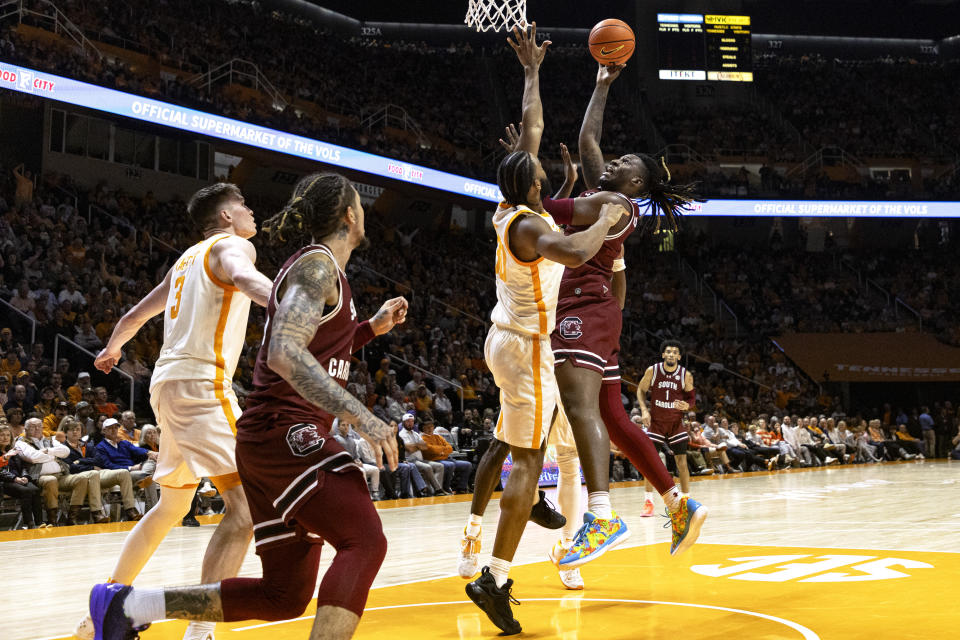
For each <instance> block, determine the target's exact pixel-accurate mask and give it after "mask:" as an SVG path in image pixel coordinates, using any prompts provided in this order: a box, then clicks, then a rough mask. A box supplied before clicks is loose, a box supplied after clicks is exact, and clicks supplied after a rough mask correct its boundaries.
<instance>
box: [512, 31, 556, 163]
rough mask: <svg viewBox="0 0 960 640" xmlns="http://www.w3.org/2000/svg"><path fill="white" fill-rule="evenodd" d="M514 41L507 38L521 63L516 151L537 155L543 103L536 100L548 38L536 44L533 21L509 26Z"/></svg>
mask: <svg viewBox="0 0 960 640" xmlns="http://www.w3.org/2000/svg"><path fill="white" fill-rule="evenodd" d="M513 37H514V38H516V41H514V40H513V39H511V38H509V37H508V38H507V44H509V45H510V47H511V48H512V49H513V50H514V52H516V54H517V59H518V60H520V64H522V65H523V77H524V83H523V119H522V121H521V129H520V142H519V144H518V146H517V150H519V151H527V152H529V153H532V154H533V155H537V153H538V152H539V151H540V139H541V138H542V137H543V103H542V102H541V101H540V64H541V63H542V62H543V57H544V56H545V55H546V53H547V47H548V46H550V41H549V40H545V41H544V43H543V44H542V45H540V46H537V23H536V22H534V23H533V24H532V25H530V26H529V27H528V28H526V29H524V30H522V31H521V30H520V29H517V28H516V27H515V28H514V29H513Z"/></svg>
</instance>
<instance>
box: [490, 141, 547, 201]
mask: <svg viewBox="0 0 960 640" xmlns="http://www.w3.org/2000/svg"><path fill="white" fill-rule="evenodd" d="M534 160H535V158H534V156H533V155H532V154H531V153H528V152H526V151H514V152H512V153H510V154H508V155H507V157H506V158H504V159H503V160H501V161H500V166H498V167H497V186H498V187H500V193H502V194H503V199H504V201H505V202H506V203H507V204H512V205H514V206H516V205H521V204H526V203H527V194H529V193H530V187H532V186H533V182H534V180H536V179H537V165H536V163H535V162H534Z"/></svg>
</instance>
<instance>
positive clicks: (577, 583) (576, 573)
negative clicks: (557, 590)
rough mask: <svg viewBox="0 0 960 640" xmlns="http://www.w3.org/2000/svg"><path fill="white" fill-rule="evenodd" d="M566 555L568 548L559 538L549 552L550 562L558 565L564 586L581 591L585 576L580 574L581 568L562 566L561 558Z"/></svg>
mask: <svg viewBox="0 0 960 640" xmlns="http://www.w3.org/2000/svg"><path fill="white" fill-rule="evenodd" d="M565 555H567V548H566V547H564V546H563V543H562V542H560V541H559V540H557V542H556V544H554V545H553V548H552V549H550V551H549V552H548V553H547V557H548V558H550V562H552V563H553V565H554V566H555V567H557V570H558V573H559V575H560V582H561V583H562V584H563V586H565V587H566V588H567V589H570V590H571V591H581V590H582V589H583V577H582V576H581V575H580V568H579V567H577V568H575V569H561V568H560V558H562V557H563V556H565Z"/></svg>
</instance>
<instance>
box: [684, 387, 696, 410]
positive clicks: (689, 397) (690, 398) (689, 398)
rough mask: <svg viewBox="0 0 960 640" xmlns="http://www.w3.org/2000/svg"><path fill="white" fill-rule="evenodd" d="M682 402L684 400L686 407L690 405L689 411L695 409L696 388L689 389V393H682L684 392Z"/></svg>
mask: <svg viewBox="0 0 960 640" xmlns="http://www.w3.org/2000/svg"><path fill="white" fill-rule="evenodd" d="M683 400H684V402H686V403H687V404H688V405H690V409H693V408H695V407H696V406H697V390H696V388H694V389H690V391H684V392H683Z"/></svg>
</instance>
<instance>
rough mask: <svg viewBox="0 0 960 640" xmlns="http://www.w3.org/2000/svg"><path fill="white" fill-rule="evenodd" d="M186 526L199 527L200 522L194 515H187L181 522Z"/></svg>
mask: <svg viewBox="0 0 960 640" xmlns="http://www.w3.org/2000/svg"><path fill="white" fill-rule="evenodd" d="M180 524H181V526H184V527H199V526H200V522H199V521H198V520H197V519H196V518H195V517H194V516H186V517H185V518H184V519H183V521H182V522H181V523H180Z"/></svg>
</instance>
